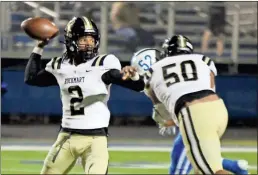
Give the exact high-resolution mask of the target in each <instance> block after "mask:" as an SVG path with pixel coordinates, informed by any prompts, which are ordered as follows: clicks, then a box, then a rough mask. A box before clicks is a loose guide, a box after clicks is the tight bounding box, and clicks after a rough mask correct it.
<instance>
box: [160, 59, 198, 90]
mask: <svg viewBox="0 0 258 175" xmlns="http://www.w3.org/2000/svg"><path fill="white" fill-rule="evenodd" d="M175 66H176V64H175V63H173V64H169V65H167V66H164V67H162V72H163V77H164V80H165V81H166V85H167V87H169V86H171V85H173V84H175V83H178V82H180V79H179V76H178V74H177V73H175V72H171V73H168V69H172V68H173V67H175ZM180 67H181V72H182V77H183V79H184V81H194V80H197V79H198V77H197V71H196V66H195V64H194V62H193V61H192V60H187V61H183V62H182V63H181V64H180ZM189 73H191V74H192V76H191V77H189V76H188V74H189Z"/></svg>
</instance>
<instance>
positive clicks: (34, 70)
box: [24, 47, 43, 84]
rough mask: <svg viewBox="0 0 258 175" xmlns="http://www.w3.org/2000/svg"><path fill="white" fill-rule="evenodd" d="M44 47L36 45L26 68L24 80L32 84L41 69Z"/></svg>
mask: <svg viewBox="0 0 258 175" xmlns="http://www.w3.org/2000/svg"><path fill="white" fill-rule="evenodd" d="M42 52H43V49H41V48H39V47H35V48H34V49H33V51H32V53H31V55H30V58H29V61H28V63H27V65H26V68H25V75H24V81H25V83H26V84H31V83H32V82H33V80H35V79H36V77H37V74H38V73H39V71H40V69H41V55H42Z"/></svg>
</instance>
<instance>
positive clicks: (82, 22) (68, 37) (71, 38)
mask: <svg viewBox="0 0 258 175" xmlns="http://www.w3.org/2000/svg"><path fill="white" fill-rule="evenodd" d="M64 32H65V34H64V37H65V45H66V50H67V54H68V57H69V58H75V57H76V56H79V57H81V58H82V59H83V60H84V61H87V60H89V59H91V58H93V57H95V56H96V55H97V54H98V49H99V43H100V34H99V31H98V28H97V25H96V24H95V23H94V22H93V21H92V20H91V19H89V18H87V17H85V16H82V17H74V18H73V19H72V20H70V21H69V22H68V24H67V25H66V27H65V30H64ZM83 36H92V37H93V38H94V40H95V45H94V47H93V48H92V47H89V46H86V48H85V49H83V50H81V49H79V47H78V40H79V38H80V37H83Z"/></svg>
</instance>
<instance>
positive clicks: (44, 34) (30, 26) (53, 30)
mask: <svg viewBox="0 0 258 175" xmlns="http://www.w3.org/2000/svg"><path fill="white" fill-rule="evenodd" d="M21 28H22V29H23V30H24V31H25V33H26V34H27V35H29V36H30V37H31V38H33V39H37V40H45V39H47V38H49V39H52V38H54V37H55V36H57V35H58V33H59V29H58V28H57V26H56V25H55V24H54V23H53V22H51V21H50V20H49V19H47V18H41V17H35V18H28V19H26V20H24V21H23V22H22V23H21Z"/></svg>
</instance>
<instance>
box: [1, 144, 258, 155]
mask: <svg viewBox="0 0 258 175" xmlns="http://www.w3.org/2000/svg"><path fill="white" fill-rule="evenodd" d="M49 149H50V146H27V145H12V146H11V145H8V146H1V151H48V150H49ZM109 150H110V151H140V152H143V151H160V152H170V151H171V147H153V146H111V147H109ZM222 152H245V153H257V148H256V147H222Z"/></svg>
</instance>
